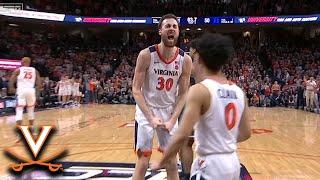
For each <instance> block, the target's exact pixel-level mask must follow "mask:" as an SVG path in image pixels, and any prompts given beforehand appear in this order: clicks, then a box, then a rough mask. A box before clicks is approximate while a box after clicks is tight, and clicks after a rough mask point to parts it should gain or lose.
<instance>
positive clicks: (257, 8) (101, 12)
mask: <svg viewBox="0 0 320 180" xmlns="http://www.w3.org/2000/svg"><path fill="white" fill-rule="evenodd" d="M23 2H24V4H25V8H26V9H29V10H38V11H45V12H53V13H63V14H73V15H84V16H158V15H159V14H165V13H168V12H174V13H175V14H176V15H178V16H221V15H235V16H236V15H239V16H241V15H250V16H262V15H271V14H272V15H292V14H312V13H319V12H320V1H318V0H260V1H258V0H153V1H150V0H130V1H126V0H107V1H102V0H100V1H92V0H68V1H63V0H56V1H49V0H41V1H40V0H23ZM140 9H143V11H139V10H140Z"/></svg>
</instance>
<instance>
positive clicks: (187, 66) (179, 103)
mask: <svg viewBox="0 0 320 180" xmlns="http://www.w3.org/2000/svg"><path fill="white" fill-rule="evenodd" d="M191 68H192V60H191V58H190V56H189V55H187V54H186V55H185V58H184V63H183V67H182V74H181V76H180V79H179V82H178V83H179V86H178V87H179V90H178V97H177V100H176V103H175V107H174V109H173V112H172V115H171V118H170V120H169V122H168V123H169V124H168V123H167V124H166V128H167V129H168V130H169V131H170V130H171V129H172V127H173V126H174V124H175V123H176V121H177V119H178V117H179V116H180V113H181V111H182V109H183V106H184V105H185V102H186V97H187V93H188V89H189V86H190V75H191Z"/></svg>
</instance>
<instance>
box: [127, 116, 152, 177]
mask: <svg viewBox="0 0 320 180" xmlns="http://www.w3.org/2000/svg"><path fill="white" fill-rule="evenodd" d="M153 134H154V130H153V128H152V127H151V126H150V125H149V123H148V122H140V123H138V122H137V121H136V122H135V151H136V153H137V161H136V165H135V169H134V173H133V177H132V179H133V180H144V179H145V174H146V171H147V169H148V167H149V162H150V157H151V154H152V140H153Z"/></svg>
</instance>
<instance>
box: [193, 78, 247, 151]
mask: <svg viewBox="0 0 320 180" xmlns="http://www.w3.org/2000/svg"><path fill="white" fill-rule="evenodd" d="M201 84H202V85H204V86H205V87H206V88H207V89H208V91H209V92H210V96H211V97H210V107H209V109H208V110H207V112H206V113H205V114H204V115H203V116H202V117H201V119H200V121H199V122H198V123H197V124H196V125H195V142H196V144H197V146H196V152H197V154H199V155H201V156H206V155H211V154H223V153H232V152H234V151H235V150H236V148H237V136H238V131H239V123H240V120H241V117H242V113H243V111H244V107H245V94H244V93H243V91H242V89H241V88H239V87H238V86H237V85H235V84H231V85H230V84H220V83H218V82H216V81H214V80H212V79H205V80H204V81H202V82H201Z"/></svg>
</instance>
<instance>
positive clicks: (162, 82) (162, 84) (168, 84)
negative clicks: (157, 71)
mask: <svg viewBox="0 0 320 180" xmlns="http://www.w3.org/2000/svg"><path fill="white" fill-rule="evenodd" d="M172 86H173V79H172V78H168V79H167V80H166V79H164V78H163V77H158V86H157V87H156V88H157V90H159V91H161V90H163V89H164V88H165V89H166V91H170V89H171V88H172Z"/></svg>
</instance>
